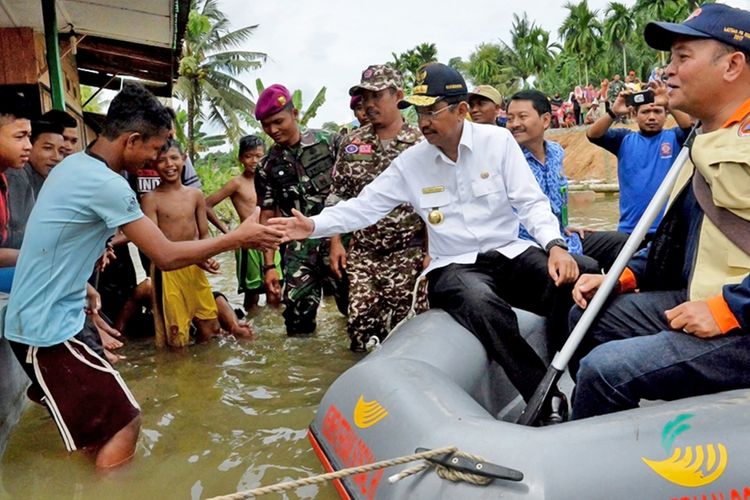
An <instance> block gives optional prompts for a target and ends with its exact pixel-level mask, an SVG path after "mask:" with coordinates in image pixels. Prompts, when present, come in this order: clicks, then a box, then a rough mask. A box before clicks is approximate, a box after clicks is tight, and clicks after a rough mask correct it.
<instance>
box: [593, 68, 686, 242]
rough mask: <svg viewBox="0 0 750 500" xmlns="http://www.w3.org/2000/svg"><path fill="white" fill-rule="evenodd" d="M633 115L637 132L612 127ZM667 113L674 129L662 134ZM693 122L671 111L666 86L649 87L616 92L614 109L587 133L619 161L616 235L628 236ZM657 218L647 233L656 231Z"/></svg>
mask: <svg viewBox="0 0 750 500" xmlns="http://www.w3.org/2000/svg"><path fill="white" fill-rule="evenodd" d="M631 113H634V115H635V121H636V123H637V125H638V131H635V130H630V129H629V128H624V127H618V128H611V127H612V124H613V123H614V122H615V121H616V120H617V119H618V118H619V117H622V116H627V115H630V114H631ZM667 113H670V114H671V115H672V116H673V117H674V119H675V121H676V122H677V127H674V128H670V129H665V128H664V123H665V122H666V120H667ZM690 126H691V120H690V116H689V115H688V114H687V113H683V112H682V111H678V110H676V109H670V107H669V99H668V97H667V87H666V85H665V84H664V83H663V82H658V81H654V82H651V83H649V88H648V89H647V90H645V91H643V92H638V93H633V92H630V91H627V90H624V91H622V92H620V93H619V94H618V95H617V98H616V99H615V101H614V102H613V103H612V106H611V107H610V108H609V109H608V110H607V111H606V113H604V114H603V115H602V117H601V118H599V119H598V120H596V121H595V122H594V123H593V124H592V125H591V127H589V129H588V130H587V131H586V137H588V139H589V141H591V142H592V143H593V144H596V145H597V146H599V147H602V148H604V149H606V150H607V151H609V152H610V153H612V154H614V155H616V156H617V180H618V181H619V183H620V222H619V224H618V225H617V230H618V231H621V232H624V233H628V234H630V233H632V232H633V229H635V225H636V224H637V223H638V220H639V219H640V218H641V215H642V214H643V211H644V210H646V206H647V205H648V202H649V201H651V198H652V197H653V196H654V193H655V192H656V190H657V189H658V187H659V185H660V184H661V181H662V180H663V179H664V176H665V175H666V174H667V171H668V170H669V167H670V166H671V165H672V162H673V161H674V159H675V158H677V154H678V153H679V152H680V148H681V147H682V143H683V142H685V139H686V138H687V136H688V133H689V132H690ZM659 220H661V216H659V217H657V219H656V220H655V221H654V224H653V225H652V226H651V228H650V229H649V235H651V234H653V232H654V231H656V226H657V225H658V224H659Z"/></svg>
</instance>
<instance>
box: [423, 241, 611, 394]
mask: <svg viewBox="0 0 750 500" xmlns="http://www.w3.org/2000/svg"><path fill="white" fill-rule="evenodd" d="M574 258H575V259H576V261H577V262H578V266H579V268H580V271H581V272H582V273H584V272H589V273H591V272H596V270H597V265H596V263H595V262H594V261H593V260H592V259H590V258H587V257H583V256H574ZM547 259H548V257H547V254H546V253H544V252H543V251H542V250H541V249H539V248H535V247H531V248H528V249H527V250H526V251H524V252H523V253H522V254H520V255H518V256H517V257H515V258H513V259H509V258H508V257H505V256H504V255H503V254H501V253H500V252H496V251H490V252H486V253H481V254H479V256H478V257H477V261H476V262H475V263H474V264H450V265H448V266H445V267H442V268H438V269H435V270H434V271H432V272H430V274H429V275H428V279H429V287H428V293H429V299H430V306H431V307H437V308H441V309H443V310H445V311H446V312H447V313H448V314H450V315H451V316H452V317H453V319H455V320H456V321H457V322H458V323H459V324H460V325H462V326H463V327H464V328H466V329H467V330H469V331H470V332H472V333H473V334H474V335H476V337H477V338H478V339H479V340H480V341H481V342H482V345H483V346H484V348H485V350H486V351H487V354H488V356H489V357H490V359H492V360H493V361H496V362H497V363H499V364H500V366H502V367H503V369H504V370H505V373H506V374H507V375H508V378H509V379H510V381H511V383H513V385H514V386H515V387H516V389H517V390H518V392H520V393H521V396H523V398H524V399H525V400H527V401H528V400H529V398H530V397H531V396H532V394H533V393H534V390H535V389H536V387H537V385H539V383H540V382H541V380H542V378H543V377H544V374H545V372H546V366H545V364H544V362H543V361H542V360H541V358H539V356H538V355H537V354H536V352H534V350H533V349H532V348H531V346H530V345H529V344H528V343H527V342H526V341H525V340H524V339H523V337H522V336H521V333H520V331H519V329H518V320H517V318H516V314H515V313H514V312H513V310H512V309H511V307H517V308H519V309H525V310H527V311H530V312H533V313H535V314H538V315H540V316H544V317H546V318H547V334H548V340H549V342H550V345H551V347H552V348H554V349H558V348H559V347H560V346H561V345H562V344H563V343H564V341H565V339H566V338H567V333H568V329H567V317H568V311H569V310H570V307H571V306H572V305H573V299H572V296H571V290H572V284H570V285H563V286H560V287H556V286H555V284H554V282H553V281H552V279H551V278H550V276H549V273H548V270H547Z"/></svg>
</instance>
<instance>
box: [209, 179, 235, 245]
mask: <svg viewBox="0 0 750 500" xmlns="http://www.w3.org/2000/svg"><path fill="white" fill-rule="evenodd" d="M236 191H237V183H236V182H235V181H234V179H232V180H231V181H229V182H227V183H226V184H224V185H223V186H222V187H221V189H219V190H218V191H216V192H215V193H212V194H210V195H209V196H207V197H206V215H207V216H208V220H209V221H210V222H211V223H212V224H213V225H214V226H216V227H217V228H218V229H219V231H221V232H222V233H225V234H226V233H228V232H229V229H228V228H227V226H226V225H225V224H224V222H223V221H222V220H221V219H219V216H218V215H216V212H214V207H215V206H216V205H218V204H219V203H221V202H222V201H224V200H225V199H227V198H229V197H230V196H232V195H233V194H234V193H235V192H236Z"/></svg>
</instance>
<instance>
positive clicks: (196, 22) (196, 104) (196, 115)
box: [175, 0, 266, 160]
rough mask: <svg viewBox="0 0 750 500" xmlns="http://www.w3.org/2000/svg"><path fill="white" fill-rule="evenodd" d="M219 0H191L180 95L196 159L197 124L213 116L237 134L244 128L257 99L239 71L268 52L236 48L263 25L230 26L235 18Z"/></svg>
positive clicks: (223, 127)
mask: <svg viewBox="0 0 750 500" xmlns="http://www.w3.org/2000/svg"><path fill="white" fill-rule="evenodd" d="M217 3H218V0H191V10H190V15H189V18H188V26H187V31H186V34H185V44H184V47H183V52H182V58H181V59H180V69H179V75H180V76H179V78H178V80H177V85H176V86H175V94H176V96H177V97H178V98H180V99H183V100H185V101H186V102H187V127H188V132H187V150H188V154H189V155H190V157H191V158H192V159H193V160H195V157H196V148H195V139H196V137H197V134H198V129H196V125H197V123H198V121H199V120H203V119H206V118H207V119H208V121H209V122H210V123H211V124H213V125H214V126H218V127H219V128H220V129H221V130H222V131H224V132H226V134H227V136H228V137H229V138H230V139H231V140H235V139H237V138H238V137H239V135H240V134H241V133H242V127H241V121H244V114H249V113H252V112H253V111H254V109H255V103H254V102H253V101H252V100H251V99H250V97H249V96H251V95H252V92H251V91H250V89H249V88H247V86H246V85H245V84H244V83H242V82H241V81H240V80H239V79H238V76H239V75H241V74H242V73H244V72H246V71H249V70H251V69H257V68H259V67H260V66H261V64H262V63H263V62H265V60H266V54H264V53H262V52H250V51H244V50H236V49H237V47H238V46H240V45H241V44H242V43H243V42H245V41H247V40H248V39H249V38H250V36H251V35H252V34H253V32H254V31H255V29H256V28H257V27H258V26H257V25H254V26H246V27H244V28H240V29H237V30H234V31H231V30H230V29H229V19H228V18H227V17H226V15H225V14H224V13H223V12H221V11H220V10H219V7H218V5H217Z"/></svg>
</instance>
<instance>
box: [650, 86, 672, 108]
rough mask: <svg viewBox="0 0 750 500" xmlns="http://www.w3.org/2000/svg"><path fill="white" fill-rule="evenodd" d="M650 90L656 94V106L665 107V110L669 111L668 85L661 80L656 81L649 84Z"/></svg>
mask: <svg viewBox="0 0 750 500" xmlns="http://www.w3.org/2000/svg"><path fill="white" fill-rule="evenodd" d="M648 88H649V89H651V91H652V92H653V93H654V104H656V105H657V106H663V107H664V109H666V110H669V89H668V88H667V84H666V83H664V82H662V81H661V80H654V81H652V82H649V84H648Z"/></svg>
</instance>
